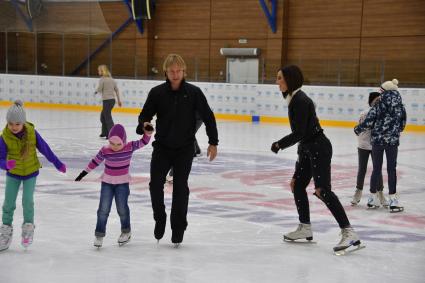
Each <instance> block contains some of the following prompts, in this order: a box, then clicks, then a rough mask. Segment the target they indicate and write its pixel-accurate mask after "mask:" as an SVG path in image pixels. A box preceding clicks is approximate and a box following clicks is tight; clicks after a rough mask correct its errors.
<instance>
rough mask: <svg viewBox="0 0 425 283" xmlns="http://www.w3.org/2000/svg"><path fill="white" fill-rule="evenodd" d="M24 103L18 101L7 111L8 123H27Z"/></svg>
mask: <svg viewBox="0 0 425 283" xmlns="http://www.w3.org/2000/svg"><path fill="white" fill-rule="evenodd" d="M22 105H23V103H22V101H21V100H19V99H17V100H15V102H14V103H13V105H12V106H10V108H9V110H7V114H6V121H7V122H8V123H22V124H24V123H25V122H26V121H27V117H26V115H25V110H24V108H23V107H22Z"/></svg>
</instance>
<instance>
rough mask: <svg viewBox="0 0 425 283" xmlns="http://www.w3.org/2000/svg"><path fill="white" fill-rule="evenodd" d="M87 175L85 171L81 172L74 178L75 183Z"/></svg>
mask: <svg viewBox="0 0 425 283" xmlns="http://www.w3.org/2000/svg"><path fill="white" fill-rule="evenodd" d="M87 174H88V172H87V171H86V170H83V171H81V173H80V175H78V177H77V178H75V181H77V182H79V181H81V179H83V178H84V177H85V176H86V175H87Z"/></svg>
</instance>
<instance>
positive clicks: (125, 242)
mask: <svg viewBox="0 0 425 283" xmlns="http://www.w3.org/2000/svg"><path fill="white" fill-rule="evenodd" d="M128 242H130V239H128V240H127V241H124V242H118V245H119V246H120V247H121V246H124V245H125V244H127V243H128Z"/></svg>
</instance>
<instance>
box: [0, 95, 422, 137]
mask: <svg viewBox="0 0 425 283" xmlns="http://www.w3.org/2000/svg"><path fill="white" fill-rule="evenodd" d="M11 105H12V102H10V101H4V100H0V107H3V108H7V107H10V106H11ZM24 106H25V107H26V108H33V109H50V110H68V111H101V109H102V107H101V106H94V105H79V104H56V103H43V102H25V104H24ZM140 110H141V109H140V108H126V107H115V108H114V110H113V112H115V113H128V114H138V113H140ZM214 115H215V117H216V118H217V119H218V120H227V121H240V122H252V123H272V124H284V125H289V120H288V118H287V117H272V116H256V115H243V114H223V113H214ZM320 124H321V125H322V126H323V127H342V128H353V127H354V126H355V125H356V124H357V122H354V121H336V120H324V119H321V120H320ZM405 131H408V132H421V133H425V125H414V124H408V125H406V129H405Z"/></svg>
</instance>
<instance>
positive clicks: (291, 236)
mask: <svg viewBox="0 0 425 283" xmlns="http://www.w3.org/2000/svg"><path fill="white" fill-rule="evenodd" d="M300 239H306V240H307V241H311V240H313V233H312V232H311V224H304V223H300V224H298V228H297V229H296V230H295V231H292V232H289V233H286V234H284V235H283V240H284V241H295V240H300Z"/></svg>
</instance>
